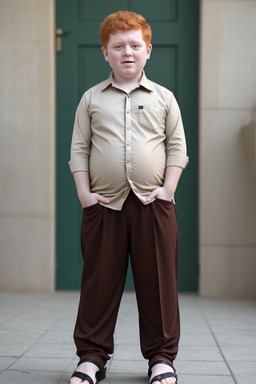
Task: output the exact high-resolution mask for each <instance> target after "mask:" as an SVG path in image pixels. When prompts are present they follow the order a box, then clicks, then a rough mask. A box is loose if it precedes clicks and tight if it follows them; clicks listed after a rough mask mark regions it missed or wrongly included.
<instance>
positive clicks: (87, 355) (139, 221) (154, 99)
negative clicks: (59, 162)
mask: <svg viewBox="0 0 256 384" xmlns="http://www.w3.org/2000/svg"><path fill="white" fill-rule="evenodd" d="M100 36H101V40H102V52H103V55H104V57H105V60H106V61H107V62H109V64H110V67H111V68H112V70H113V72H112V73H111V75H110V77H109V79H107V80H105V81H103V82H102V83H100V84H98V85H96V86H94V87H93V88H91V89H89V90H88V91H87V92H85V94H84V95H83V97H82V99H81V101H80V103H79V106H78V108H77V112H76V117H75V124H74V131H73V138H72V145H71V160H70V163H69V165H70V169H71V172H72V173H73V175H74V180H75V183H76V188H77V193H78V197H79V199H80V202H81V204H82V207H83V219H82V229H81V247H82V254H83V259H84V270H83V277H82V287H81V297H80V303H79V309H78V316H77V322H76V326H75V331H74V340H75V343H76V347H77V354H78V356H79V358H80V362H79V364H78V367H77V370H76V371H75V372H74V374H73V375H72V378H71V381H70V382H71V383H72V384H80V383H83V384H94V383H95V382H98V381H100V380H102V379H103V378H105V368H104V366H105V364H106V362H107V360H108V359H109V354H111V353H113V333H114V327H115V323H116V318H117V313H118V308H119V304H120V300H121V296H122V293H123V289H124V284H125V278H126V271H127V265H128V254H129V253H130V257H131V265H132V271H133V277H134V285H135V291H136V298H137V303H138V311H139V326H140V343H141V350H142V354H143V356H144V357H145V358H146V359H148V360H149V372H148V374H149V377H150V383H151V384H174V383H176V382H177V375H176V373H175V372H174V371H175V370H174V368H173V365H172V363H173V360H174V359H175V357H176V354H177V350H178V342H179V335H180V325H179V309H178V297H177V269H178V230H177V221H176V215H175V208H174V203H173V196H174V192H175V190H176V187H177V184H178V181H179V178H180V176H181V173H182V170H183V169H184V168H185V167H186V165H187V162H188V157H187V155H186V142H185V136H184V130H183V125H182V120H181V115H180V111H179V107H178V105H177V102H176V100H175V98H174V96H173V94H172V93H171V92H170V91H169V90H167V89H166V88H164V87H162V86H160V85H158V84H156V83H153V82H152V81H149V80H148V79H147V78H146V76H145V73H144V71H143V68H144V66H145V64H146V62H147V60H148V59H149V58H150V54H151V49H152V46H151V44H150V42H151V29H150V27H149V25H148V24H146V21H145V19H144V18H143V17H142V16H140V15H137V14H135V13H132V12H128V11H124V12H123V11H119V12H116V13H114V14H111V15H109V16H108V17H107V18H106V19H105V20H104V21H103V23H102V24H101V28H100Z"/></svg>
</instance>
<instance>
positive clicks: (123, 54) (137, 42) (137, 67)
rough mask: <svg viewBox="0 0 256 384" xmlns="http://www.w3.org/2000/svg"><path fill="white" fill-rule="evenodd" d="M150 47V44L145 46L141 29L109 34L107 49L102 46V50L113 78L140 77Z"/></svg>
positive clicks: (132, 78)
mask: <svg viewBox="0 0 256 384" xmlns="http://www.w3.org/2000/svg"><path fill="white" fill-rule="evenodd" d="M151 49H152V46H151V44H150V45H149V46H148V47H147V46H146V43H145V41H144V40H143V38H142V32H141V30H131V31H117V33H115V34H113V35H110V39H109V42H108V46H107V49H105V48H102V52H103V54H104V57H105V60H106V61H107V62H109V65H110V67H111V68H112V69H113V71H114V74H115V79H116V80H120V81H125V80H135V79H137V78H140V76H141V73H142V70H143V68H144V66H145V64H146V62H147V60H148V59H149V58H150V53H151Z"/></svg>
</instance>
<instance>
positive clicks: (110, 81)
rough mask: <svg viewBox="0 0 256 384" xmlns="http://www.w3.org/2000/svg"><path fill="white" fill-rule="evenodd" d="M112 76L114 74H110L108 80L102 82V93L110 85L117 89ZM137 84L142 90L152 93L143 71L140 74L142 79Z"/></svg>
mask: <svg viewBox="0 0 256 384" xmlns="http://www.w3.org/2000/svg"><path fill="white" fill-rule="evenodd" d="M113 75H114V73H113V72H111V73H110V75H109V78H108V79H107V80H105V81H104V82H103V84H102V91H104V90H105V89H106V88H108V87H109V86H110V85H112V87H115V88H119V87H118V84H117V83H116V82H115V79H114V76H113ZM139 84H140V86H142V87H143V88H145V89H147V90H148V91H150V92H153V88H152V86H151V84H150V82H149V80H148V79H147V76H146V75H145V72H144V71H143V74H142V77H141V79H140V83H139Z"/></svg>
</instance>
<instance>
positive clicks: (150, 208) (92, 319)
mask: <svg viewBox="0 0 256 384" xmlns="http://www.w3.org/2000/svg"><path fill="white" fill-rule="evenodd" d="M81 246H82V254H83V259H84V269H83V277H82V287H81V297H80V303H79V308H78V316H77V322H76V326H75V331H74V340H75V344H76V347H77V355H78V356H79V357H80V359H81V360H82V359H84V358H91V359H94V360H96V361H97V362H98V363H99V364H100V365H101V366H104V365H105V363H106V361H107V360H108V359H109V354H112V353H113V347H114V343H113V333H114V328H115V324H116V319H117V314H118V309H119V304H120V300H121V297H122V294H123V289H124V284H125V279H126V273H127V266H128V257H129V254H130V258H131V266H132V272H133V278H134V285H135V291H136V298H137V303H138V312H139V328H140V343H141V351H142V354H143V356H144V357H145V358H146V359H148V360H149V364H150V365H151V364H152V363H153V362H155V361H156V360H160V359H162V360H166V361H169V362H172V361H173V360H174V359H175V357H176V354H177V351H178V342H179V336H180V319H179V307H178V297H177V272H178V228H177V220H176V213H175V208H174V204H173V203H172V202H168V201H166V200H160V199H157V200H155V201H154V202H153V203H151V204H148V205H143V204H142V203H141V202H140V200H139V199H138V198H137V197H136V196H135V195H134V193H133V192H131V193H130V194H129V196H128V198H127V199H126V201H125V203H124V205H123V208H122V210H121V211H115V210H112V209H109V208H105V207H103V206H101V205H100V204H95V205H92V206H90V207H88V208H84V210H83V219H82V229H81Z"/></svg>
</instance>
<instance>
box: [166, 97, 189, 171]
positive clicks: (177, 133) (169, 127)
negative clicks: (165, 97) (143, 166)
mask: <svg viewBox="0 0 256 384" xmlns="http://www.w3.org/2000/svg"><path fill="white" fill-rule="evenodd" d="M168 104H169V105H168V109H167V117H166V166H167V167H169V166H176V167H181V168H183V169H184V168H186V166H187V164H188V161H189V158H188V156H187V146H186V138H185V132H184V128H183V123H182V117H181V113H180V108H179V106H178V103H177V101H176V99H175V97H174V95H173V94H172V93H171V96H170V98H169V103H168Z"/></svg>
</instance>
